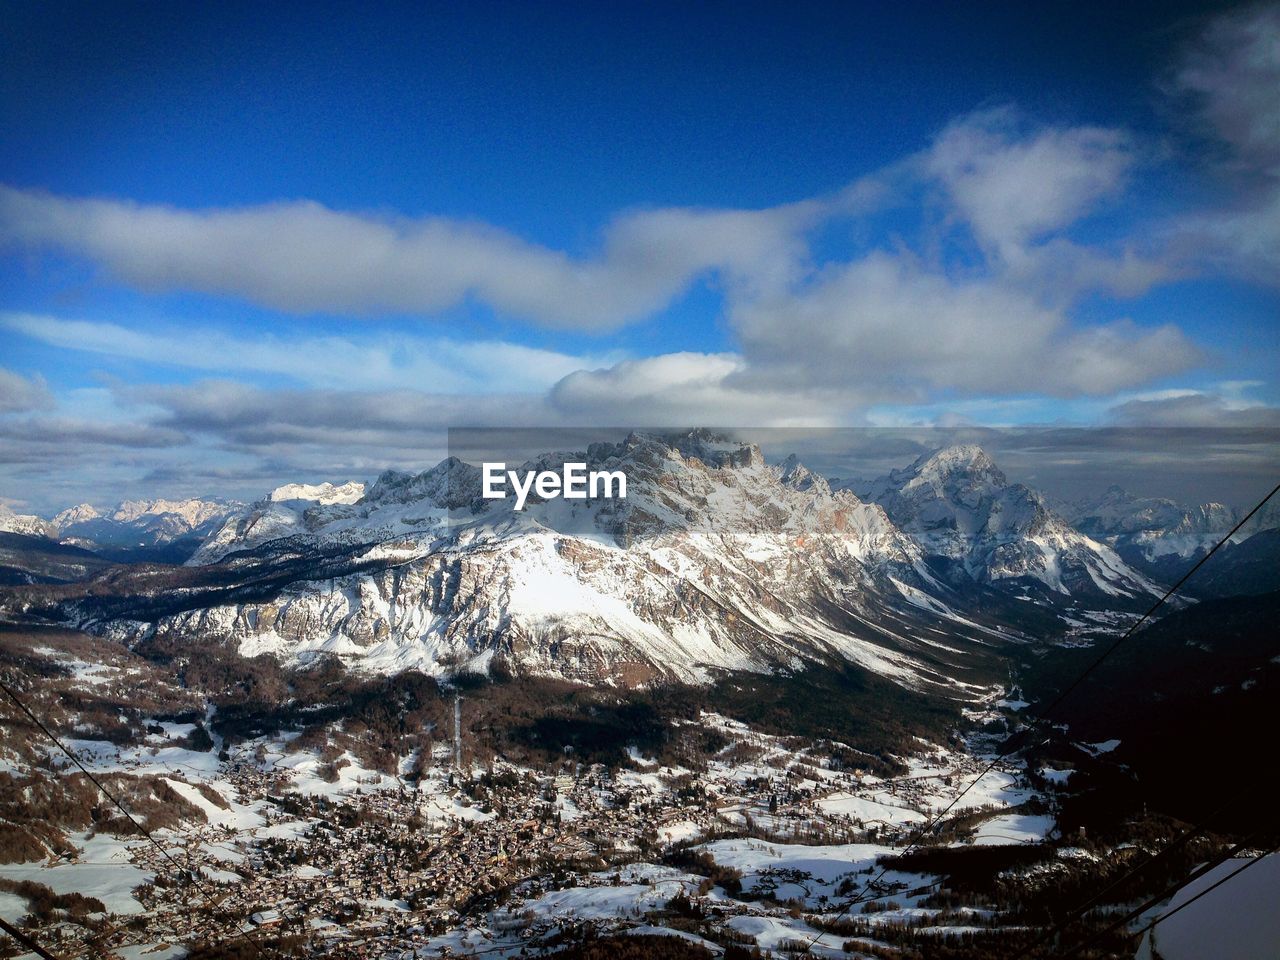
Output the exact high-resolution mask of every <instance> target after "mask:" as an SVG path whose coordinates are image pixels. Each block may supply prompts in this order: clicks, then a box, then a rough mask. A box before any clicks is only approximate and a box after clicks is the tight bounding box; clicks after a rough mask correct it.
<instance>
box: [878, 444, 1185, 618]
mask: <svg viewBox="0 0 1280 960" xmlns="http://www.w3.org/2000/svg"><path fill="white" fill-rule="evenodd" d="M868 497H869V498H870V499H872V500H874V501H875V502H877V503H879V504H881V505H882V506H883V507H884V509H885V511H886V513H887V514H888V515H889V517H890V518H891V519H892V520H893V521H894V523H896V524H897V525H898V526H899V527H900V528H901V529H902V530H904V531H905V532H906V533H908V534H909V535H910V536H911V537H912V538H913V539H914V540H915V541H916V543H917V544H918V545H919V547H920V550H921V551H922V552H923V553H924V554H925V555H926V556H927V557H930V558H935V559H936V560H937V561H939V563H938V564H937V565H938V566H939V567H940V568H941V569H943V570H944V571H945V572H946V575H947V578H948V579H949V580H950V581H951V582H952V583H955V584H956V585H961V584H963V583H964V581H966V580H971V581H973V582H975V583H979V584H989V585H995V586H999V587H1004V588H1008V589H1013V590H1021V589H1023V588H1025V587H1027V586H1028V585H1038V588H1044V589H1047V590H1048V591H1049V592H1050V593H1051V594H1054V595H1057V596H1059V597H1063V598H1074V599H1077V600H1081V599H1083V600H1089V599H1097V598H1099V596H1100V595H1101V596H1105V597H1112V598H1127V599H1131V600H1133V599H1141V598H1144V597H1151V598H1153V597H1154V596H1155V595H1158V593H1159V592H1160V591H1159V588H1158V586H1157V585H1156V584H1154V583H1153V582H1151V581H1150V580H1149V579H1148V578H1147V577H1145V576H1143V575H1142V574H1141V573H1139V572H1138V571H1136V570H1134V569H1133V568H1131V567H1130V566H1129V565H1128V564H1126V563H1125V562H1124V561H1123V560H1122V559H1121V558H1120V557H1119V556H1118V555H1117V554H1116V552H1115V551H1114V550H1113V549H1111V548H1110V547H1109V546H1107V545H1106V544H1103V543H1099V542H1098V541H1096V540H1093V539H1092V538H1090V537H1088V536H1086V535H1085V534H1083V533H1081V532H1080V531H1078V530H1076V529H1074V528H1073V527H1072V526H1071V525H1070V524H1069V523H1068V522H1067V521H1066V520H1065V519H1064V518H1062V517H1061V516H1059V515H1058V514H1056V513H1055V512H1054V511H1053V510H1051V509H1050V507H1049V505H1048V503H1047V502H1046V500H1045V498H1044V497H1043V496H1042V495H1041V494H1040V493H1038V492H1036V491H1035V490H1032V489H1031V488H1029V487H1027V486H1025V485H1023V484H1020V483H1010V482H1009V481H1008V479H1007V478H1006V477H1005V475H1004V474H1003V473H1002V472H1001V471H1000V469H999V468H998V467H997V466H996V465H995V463H994V462H993V461H992V460H991V458H990V457H989V456H987V454H986V453H985V452H984V451H983V450H982V449H981V448H979V447H976V446H958V447H948V448H946V449H943V450H940V451H937V452H935V453H932V454H928V455H926V456H922V457H920V458H919V459H918V460H916V462H915V463H913V464H911V466H909V467H907V468H906V469H904V470H895V471H893V472H892V473H890V474H889V475H888V476H886V477H883V478H881V479H880V480H877V481H875V482H873V483H872V484H871V486H870V489H869V492H868Z"/></svg>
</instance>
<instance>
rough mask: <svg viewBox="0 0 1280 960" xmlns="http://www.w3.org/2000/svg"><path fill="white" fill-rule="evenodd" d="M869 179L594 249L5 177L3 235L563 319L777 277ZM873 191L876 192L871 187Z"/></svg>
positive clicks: (119, 266)
mask: <svg viewBox="0 0 1280 960" xmlns="http://www.w3.org/2000/svg"><path fill="white" fill-rule="evenodd" d="M857 195H858V194H857V193H856V192H850V191H846V192H845V193H843V194H841V195H838V196H837V197H835V198H830V199H828V200H822V201H818V200H813V201H806V202H802V203H797V204H791V205H786V206H780V207H774V208H771V209H766V210H697V209H667V210H664V209H657V210H642V211H638V212H633V213H629V214H625V215H622V216H620V217H618V218H617V219H616V220H615V221H614V222H613V223H612V224H610V225H609V226H608V228H607V229H606V230H605V232H604V237H603V245H602V251H601V253H600V255H599V256H597V257H595V258H594V259H591V258H588V259H580V260H579V259H574V258H573V257H571V256H569V255H568V254H566V253H564V252H562V251H558V250H553V249H550V248H547V247H543V246H539V245H537V244H534V243H530V242H528V241H526V240H523V239H521V238H520V237H517V236H515V235H514V234H511V233H509V232H507V231H504V230H501V229H499V228H497V227H493V226H490V225H488V224H483V223H478V222H473V221H463V220H452V219H448V218H444V217H425V218H421V219H417V220H411V219H406V218H397V217H381V216H372V215H364V214H355V213H344V212H340V211H335V210H331V209H328V208H327V207H324V206H322V205H320V204H318V203H314V202H311V201H298V202H293V203H275V204H266V205H262V206H256V207H243V208H235V209H215V210H205V211H192V210H181V209H177V208H173V207H166V206H157V205H141V204H136V203H130V202H127V201H120V200H104V199H73V198H65V197H58V196H54V195H52V194H48V193H44V192H40V191H31V190H17V189H14V188H11V187H4V186H0V242H7V243H8V244H10V245H14V246H19V247H30V248H42V247H52V248H56V249H59V250H63V251H67V252H69V253H72V254H75V255H77V256H81V257H85V258H87V259H89V260H90V261H92V262H94V263H96V264H98V265H100V266H101V267H103V268H105V269H106V270H107V271H108V272H109V273H111V274H112V275H113V276H115V277H117V278H119V279H121V280H123V281H125V282H126V283H129V284H132V285H135V286H138V287H140V288H142V289H144V290H168V289H184V290H196V291H200V292H204V293H213V294H220V295H229V296H234V297H240V298H244V299H247V300H250V301H253V302H255V303H259V304H263V305H265V306H268V307H272V308H276V309H281V310H286V311H292V312H312V311H321V312H347V313H354V314H362V313H369V312H373V311H378V310H399V311H406V312H410V313H418V314H427V315H430V314H434V313H438V312H440V311H442V310H445V309H446V308H449V307H452V306H454V305H456V304H459V303H462V302H463V301H464V300H466V299H468V298H474V299H476V300H478V301H480V302H483V303H486V304H488V305H489V306H491V307H492V308H494V309H495V310H497V311H498V312H500V313H502V314H505V315H508V316H512V317H516V318H520V319H524V320H531V321H533V322H536V323H539V324H542V325H545V326H548V327H556V328H565V329H610V328H613V327H617V326H619V325H621V324H623V323H626V322H629V321H632V320H636V319H639V318H642V317H645V316H649V315H651V314H653V313H654V312H655V311H658V310H660V309H662V308H663V307H665V306H667V305H668V304H669V303H670V302H671V301H672V300H673V299H674V298H676V297H677V296H679V295H680V294H681V293H682V292H683V291H684V290H685V289H686V288H687V287H688V286H689V284H690V283H692V282H693V281H694V280H695V279H696V278H698V277H699V276H702V275H704V274H707V273H710V272H714V271H720V272H723V273H725V274H726V275H728V276H729V277H731V278H733V277H752V278H759V277H767V276H769V275H771V274H773V273H775V272H778V271H781V272H783V273H785V272H786V271H787V269H788V268H787V266H786V264H787V263H788V262H789V261H790V260H792V259H793V258H794V257H795V256H797V255H799V254H800V252H801V251H802V245H801V244H800V243H799V241H798V239H797V237H798V236H799V235H800V234H801V233H802V232H803V231H805V230H807V229H809V228H811V227H812V226H813V225H814V224H815V223H816V222H817V221H818V220H819V219H821V218H822V217H823V216H824V215H826V214H827V213H828V212H829V211H830V210H832V209H847V208H848V206H849V204H850V202H851V199H850V198H851V197H855V196H857ZM866 195H867V196H868V197H870V196H871V194H870V193H869V192H868V193H867V194H866Z"/></svg>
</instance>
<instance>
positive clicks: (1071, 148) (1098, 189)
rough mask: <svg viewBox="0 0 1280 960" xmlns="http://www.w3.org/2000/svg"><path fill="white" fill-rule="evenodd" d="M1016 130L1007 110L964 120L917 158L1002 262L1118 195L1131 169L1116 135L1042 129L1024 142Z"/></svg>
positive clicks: (1129, 151)
mask: <svg viewBox="0 0 1280 960" xmlns="http://www.w3.org/2000/svg"><path fill="white" fill-rule="evenodd" d="M1020 125H1021V124H1020V121H1019V118H1018V116H1017V113H1016V112H1015V111H1013V110H1012V109H1010V108H1007V107H1006V108H1000V109H995V110H985V111H980V112H978V113H974V114H970V115H968V116H965V117H962V118H960V119H959V120H957V121H955V122H953V123H951V124H949V125H948V126H947V127H946V129H944V130H943V131H942V133H941V134H940V135H939V136H938V138H937V139H936V140H935V141H934V143H933V145H932V147H931V148H930V149H929V150H928V151H927V152H926V153H925V155H924V156H923V158H922V163H923V167H924V169H925V171H926V172H927V173H928V175H930V176H931V177H933V178H935V179H936V180H937V181H939V182H940V183H941V184H942V186H943V187H944V188H945V189H946V191H947V192H948V194H949V195H950V197H951V199H952V201H953V202H954V204H955V206H956V208H957V210H958V213H959V215H960V216H961V217H962V218H963V219H964V220H965V221H966V222H967V223H969V224H970V225H971V226H972V228H973V231H974V234H975V235H976V237H977V238H978V240H979V241H980V242H981V243H983V244H984V245H985V246H986V247H987V248H988V249H989V250H991V251H992V252H995V253H998V254H999V255H1001V256H1003V257H1005V258H1007V259H1013V258H1016V257H1017V255H1018V254H1019V252H1020V251H1021V250H1022V248H1024V247H1025V246H1026V245H1027V244H1028V243H1030V242H1031V241H1033V240H1036V239H1039V238H1041V237H1043V236H1045V235H1046V234H1048V233H1051V232H1053V231H1056V230H1059V229H1061V228H1063V227H1066V226H1069V225H1070V224H1073V223H1075V222H1076V221H1077V220H1079V219H1080V218H1081V217H1082V216H1084V215H1085V214H1087V213H1089V212H1091V211H1092V210H1093V209H1094V208H1095V207H1096V206H1097V205H1098V203H1099V202H1100V201H1101V200H1103V199H1105V198H1107V197H1111V196H1115V195H1116V194H1118V193H1119V192H1120V191H1121V190H1122V189H1123V187H1124V185H1125V181H1126V178H1127V176H1128V174H1129V172H1130V170H1131V169H1132V167H1133V165H1134V162H1135V152H1134V144H1133V141H1132V138H1131V137H1130V136H1129V135H1128V134H1127V133H1125V132H1123V131H1121V130H1115V129H1106V128H1102V127H1089V126H1081V127H1046V128H1042V129H1039V130H1036V131H1035V132H1034V133H1031V134H1029V135H1027V134H1023V133H1022V132H1021V131H1020V129H1019V127H1020Z"/></svg>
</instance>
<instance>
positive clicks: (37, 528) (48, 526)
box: [0, 503, 58, 537]
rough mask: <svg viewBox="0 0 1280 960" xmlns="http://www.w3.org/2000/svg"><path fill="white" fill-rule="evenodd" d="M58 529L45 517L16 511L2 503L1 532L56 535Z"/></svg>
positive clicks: (0, 507) (26, 534) (0, 511)
mask: <svg viewBox="0 0 1280 960" xmlns="http://www.w3.org/2000/svg"><path fill="white" fill-rule="evenodd" d="M57 532H58V529H57V527H56V526H54V525H53V524H52V523H50V522H49V521H48V520H45V519H44V518H43V517H37V516H35V515H34V514H28V513H14V512H13V511H12V510H10V509H9V508H8V507H6V506H5V505H4V504H2V503H0V533H21V534H23V535H25V536H28V537H55V536H57Z"/></svg>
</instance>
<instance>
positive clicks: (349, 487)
mask: <svg viewBox="0 0 1280 960" xmlns="http://www.w3.org/2000/svg"><path fill="white" fill-rule="evenodd" d="M363 496H364V484H363V483H361V482H360V481H359V480H351V481H348V482H347V483H344V484H336V483H330V482H329V481H328V480H326V481H324V482H323V483H286V484H284V485H283V486H280V487H276V488H275V489H274V490H272V491H271V492H270V493H269V494H267V499H268V500H270V501H272V502H273V503H279V502H281V501H283V500H314V501H315V502H317V503H325V504H328V503H348V504H349V503H355V502H356V501H357V500H359V499H360V498H361V497H363Z"/></svg>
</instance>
